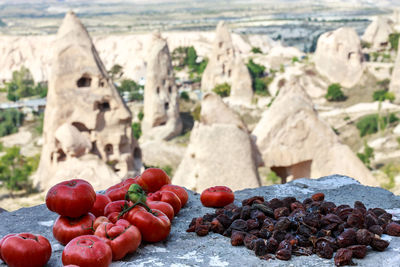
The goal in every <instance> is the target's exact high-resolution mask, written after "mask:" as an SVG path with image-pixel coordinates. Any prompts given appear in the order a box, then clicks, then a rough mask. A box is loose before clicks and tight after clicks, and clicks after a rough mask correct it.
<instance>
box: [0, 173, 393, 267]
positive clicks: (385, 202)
mask: <svg viewBox="0 0 400 267" xmlns="http://www.w3.org/2000/svg"><path fill="white" fill-rule="evenodd" d="M316 192H323V193H324V194H325V198H326V199H327V200H329V201H333V202H335V203H336V204H349V205H353V203H354V201H356V200H360V201H362V202H364V204H365V205H366V206H367V208H373V207H382V208H385V209H386V210H387V211H388V212H391V213H392V214H394V216H395V217H397V219H399V217H400V197H399V196H395V195H393V194H392V193H391V192H389V191H386V190H384V189H381V188H373V187H367V186H363V185H361V184H359V182H357V181H356V180H354V179H351V178H349V177H345V176H338V175H332V176H327V177H323V178H320V179H312V180H310V179H299V180H296V181H293V182H290V183H287V184H284V185H274V186H267V187H260V188H256V189H245V190H241V191H237V192H236V193H235V196H236V200H235V201H236V202H237V204H239V203H240V202H241V201H242V200H243V199H246V198H248V197H250V196H254V195H260V196H264V198H265V199H268V200H269V199H271V198H274V197H278V198H283V197H286V196H295V197H296V198H297V199H299V200H303V199H304V198H306V197H310V196H311V195H312V194H313V193H316ZM199 197H200V195H199V194H196V193H192V192H190V194H189V202H188V204H187V205H186V207H185V208H183V209H182V210H181V212H180V213H179V214H178V216H177V217H176V218H175V219H174V221H173V226H172V231H171V234H170V236H169V238H168V240H167V241H165V242H160V243H156V244H147V245H142V246H140V248H139V249H138V251H137V252H136V253H135V254H133V255H130V256H127V257H126V258H124V260H123V261H118V262H113V263H112V265H111V266H112V267H117V266H118V267H119V266H121V267H122V266H175V267H178V266H179V267H182V266H221V267H222V266H241V265H244V266H296V267H300V266H322V267H325V266H334V263H333V259H331V260H327V259H322V258H319V257H318V256H316V255H312V256H309V257H306V256H303V257H296V256H294V257H292V259H291V260H290V261H287V262H286V261H280V260H271V261H265V260H260V259H259V258H257V257H256V256H255V255H254V252H253V251H250V250H248V249H246V248H245V247H233V246H231V244H230V239H229V238H226V237H224V236H221V235H218V234H209V235H208V236H205V237H198V236H197V235H196V234H195V233H186V229H187V226H188V225H189V223H190V221H191V219H192V218H193V217H198V216H202V215H204V214H205V213H210V212H213V211H214V210H213V209H211V208H205V207H203V206H202V205H201V203H200V201H199ZM56 217H57V214H55V213H52V212H50V211H49V210H47V208H46V206H45V205H40V206H36V207H32V208H23V209H20V210H18V211H15V212H6V213H1V214H0V236H4V235H6V234H7V233H12V232H27V231H28V232H32V233H40V234H42V235H44V236H45V237H47V238H48V239H49V241H50V243H51V245H52V248H53V254H52V257H51V259H50V262H49V263H48V264H47V266H62V263H61V253H62V250H63V246H61V245H60V244H58V243H57V241H56V240H55V239H54V238H53V235H52V224H53V222H54V220H55V219H56ZM383 238H384V239H386V240H390V246H389V247H388V248H387V249H386V250H385V251H384V252H375V251H372V250H369V251H368V253H367V256H366V258H364V259H362V260H358V259H354V262H355V263H357V265H358V266H371V267H372V266H385V267H389V266H400V253H399V252H400V237H391V236H386V235H383ZM0 266H5V265H4V264H0Z"/></svg>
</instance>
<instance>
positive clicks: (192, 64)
mask: <svg viewBox="0 0 400 267" xmlns="http://www.w3.org/2000/svg"><path fill="white" fill-rule="evenodd" d="M196 60H197V53H196V49H194V47H193V46H190V47H188V49H187V55H186V59H185V63H186V65H187V66H189V68H190V69H192V70H195V69H196V67H197V63H196Z"/></svg>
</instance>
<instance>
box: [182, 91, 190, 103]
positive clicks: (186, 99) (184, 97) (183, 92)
mask: <svg viewBox="0 0 400 267" xmlns="http://www.w3.org/2000/svg"><path fill="white" fill-rule="evenodd" d="M179 96H180V97H181V98H182V99H183V100H185V101H189V100H190V97H189V94H188V93H187V92H185V91H182V92H181V93H180V95H179Z"/></svg>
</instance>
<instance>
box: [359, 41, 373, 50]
mask: <svg viewBox="0 0 400 267" xmlns="http://www.w3.org/2000/svg"><path fill="white" fill-rule="evenodd" d="M361 48H371V43H369V42H365V41H361Z"/></svg>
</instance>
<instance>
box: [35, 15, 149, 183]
mask: <svg viewBox="0 0 400 267" xmlns="http://www.w3.org/2000/svg"><path fill="white" fill-rule="evenodd" d="M131 121H132V117H131V113H130V112H129V110H128V109H127V108H126V106H125V104H124V102H123V101H122V99H121V97H120V96H119V94H118V92H117V90H116V89H115V87H114V85H113V83H112V81H111V80H110V78H109V77H108V75H107V72H106V70H105V68H104V66H103V64H102V62H101V60H100V58H99V56H98V54H97V52H96V49H95V47H94V46H93V43H92V41H91V39H90V36H89V34H88V33H87V31H86V29H85V28H84V26H83V25H82V24H81V22H80V21H79V19H78V18H77V17H76V16H75V14H74V13H72V12H68V13H67V15H66V16H65V18H64V20H63V23H62V25H61V26H60V29H59V31H58V34H57V40H56V41H55V43H54V51H53V61H52V68H51V76H50V79H49V91H48V95H47V106H46V110H45V118H44V129H43V137H44V144H43V149H42V154H41V159H40V164H39V169H38V171H37V173H36V175H35V177H34V184H35V185H36V186H38V187H39V188H41V189H48V188H49V187H51V186H53V185H54V184H56V183H58V182H60V181H61V180H65V179H71V178H76V177H78V176H79V178H82V179H86V180H89V181H91V182H92V183H93V185H94V187H95V189H105V188H106V187H108V186H110V185H112V184H114V183H115V182H117V181H118V180H120V178H118V177H122V176H125V175H127V174H129V173H131V174H133V173H135V172H137V171H139V170H140V167H141V156H140V149H139V147H138V145H137V142H136V140H135V139H134V138H133V136H132V130H131ZM59 127H61V128H59ZM74 128H76V129H74ZM76 131H79V132H81V133H80V135H79V137H78V139H77V140H75V137H76V136H77V133H76ZM57 137H58V138H60V140H58V139H57ZM88 140H90V143H91V144H90V145H89V144H87V142H88ZM89 147H91V150H90V152H89V153H86V154H84V152H88V150H89ZM64 150H66V151H64ZM76 156H80V157H76ZM86 159H88V160H86ZM107 165H109V166H112V168H110V167H109V166H107ZM61 174H62V175H61ZM81 175H82V176H81ZM117 178H118V179H117Z"/></svg>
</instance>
